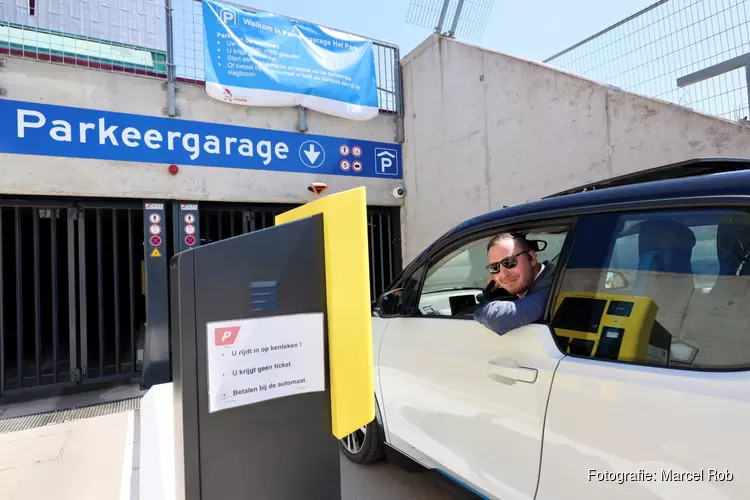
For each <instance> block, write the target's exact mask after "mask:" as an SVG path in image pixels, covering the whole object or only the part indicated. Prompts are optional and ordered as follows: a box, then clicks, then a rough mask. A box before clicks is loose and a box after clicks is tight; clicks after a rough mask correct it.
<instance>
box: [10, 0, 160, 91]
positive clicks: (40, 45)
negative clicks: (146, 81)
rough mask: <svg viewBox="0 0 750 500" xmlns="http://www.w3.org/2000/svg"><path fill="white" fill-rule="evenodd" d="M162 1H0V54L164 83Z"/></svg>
mask: <svg viewBox="0 0 750 500" xmlns="http://www.w3.org/2000/svg"><path fill="white" fill-rule="evenodd" d="M165 17H166V11H165V9H164V0H119V1H118V2H108V1H102V0H92V1H88V0H87V1H84V0H35V1H29V0H0V54H10V55H14V56H19V57H25V58H30V59H36V60H41V61H50V62H56V63H61V64H71V65H75V66H84V67H89V68H92V69H98V70H105V71H114V72H120V73H129V74H137V75H143V76H152V77H157V78H166V31H165V29H164V25H165Z"/></svg>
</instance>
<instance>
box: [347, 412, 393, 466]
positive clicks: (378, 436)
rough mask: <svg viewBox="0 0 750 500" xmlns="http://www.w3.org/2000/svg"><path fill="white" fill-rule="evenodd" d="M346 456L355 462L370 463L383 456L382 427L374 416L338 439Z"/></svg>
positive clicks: (383, 440)
mask: <svg viewBox="0 0 750 500" xmlns="http://www.w3.org/2000/svg"><path fill="white" fill-rule="evenodd" d="M339 446H340V447H341V451H342V452H343V453H344V455H346V458H348V459H349V460H351V461H352V462H354V463H357V464H371V463H373V462H377V461H378V460H381V459H383V458H384V457H385V439H384V433H383V428H382V427H381V426H380V424H379V423H378V419H377V418H376V419H375V420H373V421H372V422H370V423H369V424H367V425H365V426H364V427H360V428H359V429H357V430H356V431H354V432H353V433H351V434H349V435H348V436H345V437H344V438H343V439H341V440H340V441H339Z"/></svg>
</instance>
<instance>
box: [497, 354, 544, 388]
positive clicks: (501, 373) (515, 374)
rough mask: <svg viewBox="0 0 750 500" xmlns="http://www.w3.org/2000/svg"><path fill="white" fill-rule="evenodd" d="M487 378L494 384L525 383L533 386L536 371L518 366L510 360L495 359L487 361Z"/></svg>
mask: <svg viewBox="0 0 750 500" xmlns="http://www.w3.org/2000/svg"><path fill="white" fill-rule="evenodd" d="M489 367H490V373H489V377H490V378H491V379H492V380H495V381H496V382H500V383H503V384H513V383H515V382H526V383H527V384H533V383H534V382H536V377H537V374H538V372H537V369H536V368H527V367H525V366H520V365H519V364H518V362H516V361H515V360H512V359H500V358H495V359H491V360H490V361H489Z"/></svg>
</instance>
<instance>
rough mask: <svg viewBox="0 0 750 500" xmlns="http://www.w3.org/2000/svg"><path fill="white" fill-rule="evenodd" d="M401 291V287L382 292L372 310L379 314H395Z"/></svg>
mask: <svg viewBox="0 0 750 500" xmlns="http://www.w3.org/2000/svg"><path fill="white" fill-rule="evenodd" d="M402 292H403V288H396V289H393V290H389V291H387V292H385V293H384V294H382V295H381V296H380V297H379V298H378V302H377V304H376V305H375V309H374V312H376V313H377V314H379V315H381V316H393V315H394V314H396V312H397V310H398V305H399V304H400V303H401V294H402Z"/></svg>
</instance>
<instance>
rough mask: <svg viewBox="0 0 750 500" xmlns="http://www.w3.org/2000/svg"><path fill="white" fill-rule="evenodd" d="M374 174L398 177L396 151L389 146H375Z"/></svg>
mask: <svg viewBox="0 0 750 500" xmlns="http://www.w3.org/2000/svg"><path fill="white" fill-rule="evenodd" d="M375 174H377V175H385V176H390V177H398V175H399V167H398V151H396V150H395V149H389V148H375Z"/></svg>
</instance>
